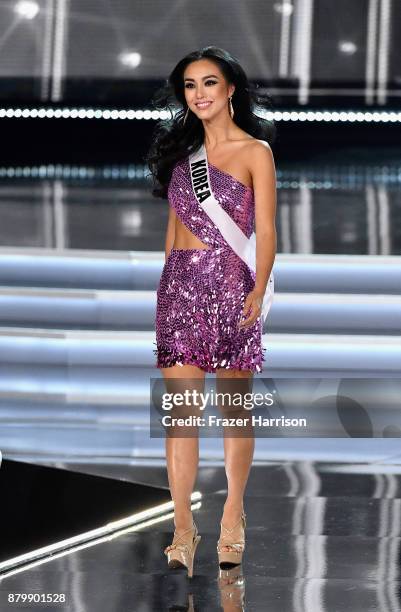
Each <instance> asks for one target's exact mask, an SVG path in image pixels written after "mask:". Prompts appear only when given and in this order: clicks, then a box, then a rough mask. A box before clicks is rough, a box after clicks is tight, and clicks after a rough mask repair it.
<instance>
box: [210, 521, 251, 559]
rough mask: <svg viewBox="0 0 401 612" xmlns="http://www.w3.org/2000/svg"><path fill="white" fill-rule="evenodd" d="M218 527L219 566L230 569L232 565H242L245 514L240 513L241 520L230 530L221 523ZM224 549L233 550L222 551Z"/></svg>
mask: <svg viewBox="0 0 401 612" xmlns="http://www.w3.org/2000/svg"><path fill="white" fill-rule="evenodd" d="M220 527H221V530H220V538H219V541H218V542H217V553H218V557H219V566H220V568H221V569H230V568H232V567H233V566H234V565H239V564H240V563H242V555H243V552H244V550H245V527H246V514H245V512H242V514H241V520H240V521H239V523H237V524H236V525H234V527H233V528H232V529H227V527H224V525H223V523H220ZM238 527H240V529H238ZM223 532H224V533H223ZM225 547H228V548H232V549H233V550H223V548H225Z"/></svg>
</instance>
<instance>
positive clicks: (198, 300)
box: [154, 158, 266, 372]
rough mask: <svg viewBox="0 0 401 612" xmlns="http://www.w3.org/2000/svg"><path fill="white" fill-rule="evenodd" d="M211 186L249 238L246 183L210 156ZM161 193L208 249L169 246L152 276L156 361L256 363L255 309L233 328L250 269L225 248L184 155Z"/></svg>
mask: <svg viewBox="0 0 401 612" xmlns="http://www.w3.org/2000/svg"><path fill="white" fill-rule="evenodd" d="M208 166H209V178H210V183H211V187H212V190H213V193H214V195H215V197H216V199H217V201H218V202H219V204H220V205H221V206H222V207H223V208H224V210H225V211H226V212H227V213H228V214H229V215H230V216H231V217H232V219H233V220H234V221H235V222H236V223H237V224H238V226H239V227H240V228H241V229H242V231H243V232H244V234H246V236H247V237H248V238H249V237H250V235H251V234H252V232H253V230H254V219H255V201H254V193H253V189H252V187H248V186H246V185H244V184H243V183H241V182H240V181H239V180H238V179H236V178H234V177H233V176H231V175H230V174H228V173H227V172H225V171H223V170H220V169H219V168H217V167H216V166H213V165H212V164H210V163H209V164H208ZM168 201H169V205H170V206H172V207H173V208H174V210H175V212H176V214H177V216H178V217H179V219H180V220H181V222H182V223H183V224H184V225H185V226H186V227H187V228H188V229H189V230H190V231H191V232H192V234H194V235H195V236H196V237H197V238H199V239H200V240H201V241H202V242H203V243H204V244H205V245H206V246H209V249H174V248H173V249H171V251H170V253H169V255H168V257H167V259H166V261H165V264H164V267H163V271H162V274H161V277H160V281H159V286H158V289H157V306H156V326H155V327H156V347H157V348H156V349H155V350H154V353H155V355H156V358H157V362H156V367H158V368H167V367H170V366H173V365H176V364H179V365H186V364H191V365H196V366H198V367H199V368H201V369H202V370H204V371H205V372H215V371H216V369H217V368H225V369H237V370H251V371H252V372H261V371H262V362H263V361H265V357H264V351H265V350H266V349H265V348H263V346H262V330H263V324H262V319H261V317H258V319H257V320H256V321H255V323H253V324H252V325H251V326H250V327H248V328H242V329H241V328H238V323H239V322H240V321H241V316H242V309H243V307H244V302H245V298H246V296H247V295H248V293H249V292H250V291H252V290H253V289H254V286H255V273H254V271H253V270H251V269H250V268H249V267H248V265H247V264H246V263H245V262H244V261H242V259H241V258H240V257H239V256H238V255H237V254H236V253H235V252H234V251H233V250H232V248H231V247H230V246H229V245H228V243H227V242H226V241H225V239H224V238H223V236H222V235H221V233H220V231H219V229H218V228H217V227H216V225H215V224H214V223H213V221H212V220H211V219H210V217H209V216H208V215H207V213H206V212H205V211H204V210H203V209H202V207H201V206H200V204H199V202H198V200H197V198H196V197H195V194H194V192H193V190H192V183H191V176H190V168H189V159H188V158H186V159H184V160H180V161H179V162H177V163H176V165H175V166H174V169H173V172H172V175H171V180H170V183H169V187H168Z"/></svg>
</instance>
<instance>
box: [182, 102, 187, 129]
mask: <svg viewBox="0 0 401 612" xmlns="http://www.w3.org/2000/svg"><path fill="white" fill-rule="evenodd" d="M188 112H189V106H188V107H187V112H186V113H185V115H184V121H183V122H182V125H185V122H186V120H187V117H188Z"/></svg>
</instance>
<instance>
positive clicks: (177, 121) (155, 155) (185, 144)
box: [145, 46, 276, 199]
mask: <svg viewBox="0 0 401 612" xmlns="http://www.w3.org/2000/svg"><path fill="white" fill-rule="evenodd" d="M204 58H207V59H209V60H212V61H213V62H215V63H216V64H217V65H218V66H219V68H220V70H221V72H222V73H223V75H224V76H225V78H226V79H227V82H228V83H229V84H233V85H235V92H234V94H233V96H232V100H231V102H232V105H233V109H234V117H233V121H234V122H235V123H236V124H237V125H238V126H239V127H240V128H241V129H243V130H244V131H245V132H247V133H248V134H250V135H251V136H253V137H254V138H257V139H259V140H265V141H267V142H268V143H269V144H272V143H273V142H274V140H275V137H276V127H275V124H274V122H273V121H269V120H267V119H265V118H263V117H261V116H258V115H257V114H256V112H255V111H257V110H258V109H260V110H262V111H264V110H271V109H272V108H273V107H272V102H271V98H270V96H269V95H268V94H265V93H261V92H258V91H257V88H258V85H256V86H251V85H250V83H249V81H248V78H247V76H246V74H245V72H244V70H243V68H242V67H241V65H240V63H239V61H238V60H237V59H236V58H235V57H234V56H233V55H231V54H230V53H229V52H228V51H225V50H224V49H221V48H220V47H214V46H208V47H203V48H202V49H199V50H198V51H193V52H191V53H188V55H186V56H185V57H184V58H183V59H182V60H180V61H179V62H178V64H177V65H176V66H175V68H174V70H173V71H172V72H171V74H170V76H169V77H168V79H167V81H166V84H165V85H164V86H163V87H162V88H160V89H159V90H157V91H156V93H155V95H154V96H153V98H152V100H151V104H152V106H153V107H154V108H156V109H157V110H160V111H161V110H164V111H165V110H169V111H170V117H169V118H168V119H162V120H160V121H158V123H157V124H156V127H155V129H154V131H153V136H152V144H151V146H150V148H149V151H148V153H147V156H146V157H145V162H146V163H147V165H148V167H149V170H150V174H151V176H152V177H153V189H152V195H154V196H155V197H159V198H164V199H167V189H168V185H169V182H170V179H171V174H172V172H173V169H174V166H175V164H176V163H177V162H178V161H180V160H181V159H183V158H185V157H188V156H189V155H190V154H191V153H193V152H195V151H196V150H197V149H199V147H200V146H201V145H202V143H203V142H204V132H205V131H204V128H203V123H202V121H201V120H200V119H199V118H198V117H197V116H196V115H195V114H194V113H192V112H189V113H188V117H187V119H186V121H185V124H184V123H183V118H184V115H185V113H186V110H187V102H186V100H185V92H184V71H185V68H186V67H187V66H188V64H191V63H192V62H194V61H196V60H200V59H204ZM148 176H149V175H148Z"/></svg>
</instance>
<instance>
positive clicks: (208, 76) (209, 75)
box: [184, 74, 219, 81]
mask: <svg viewBox="0 0 401 612" xmlns="http://www.w3.org/2000/svg"><path fill="white" fill-rule="evenodd" d="M210 77H214V78H215V79H218V78H219V77H218V76H217V75H216V74H208V75H207V76H204V77H202V78H203V79H208V78H210ZM194 80H195V79H190V78H188V77H187V78H185V79H184V81H194Z"/></svg>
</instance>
